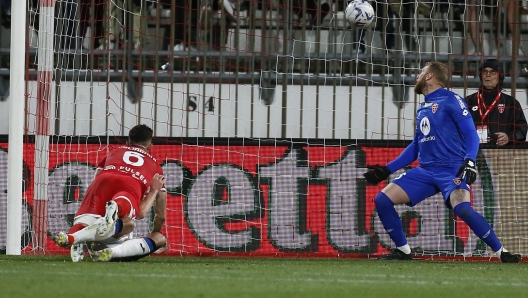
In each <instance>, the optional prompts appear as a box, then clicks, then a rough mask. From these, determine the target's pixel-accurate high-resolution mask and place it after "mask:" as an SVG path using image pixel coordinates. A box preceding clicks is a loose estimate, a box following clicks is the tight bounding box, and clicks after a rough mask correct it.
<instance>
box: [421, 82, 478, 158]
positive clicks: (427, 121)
mask: <svg viewBox="0 0 528 298" xmlns="http://www.w3.org/2000/svg"><path fill="white" fill-rule="evenodd" d="M468 117H469V118H471V115H470V113H469V111H468V108H467V105H466V102H465V100H464V99H463V98H462V97H460V95H458V94H456V93H454V92H451V91H449V90H446V89H443V88H440V89H438V90H436V91H434V92H432V93H429V94H427V95H426V96H425V102H423V103H421V104H420V107H419V108H418V111H416V134H415V138H414V141H413V142H415V146H417V147H418V162H419V163H420V164H421V165H422V166H424V167H427V166H436V167H455V166H456V167H459V166H460V165H461V164H463V163H464V158H465V157H466V140H465V138H464V135H463V134H462V132H461V130H460V125H461V124H462V122H464V123H467V121H466V118H468ZM472 126H473V128H472V129H473V130H475V134H476V129H475V126H474V125H472ZM477 146H478V144H477ZM472 159H473V160H475V156H472Z"/></svg>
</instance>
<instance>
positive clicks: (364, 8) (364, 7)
mask: <svg viewBox="0 0 528 298" xmlns="http://www.w3.org/2000/svg"><path fill="white" fill-rule="evenodd" d="M345 16H346V18H347V21H348V22H349V23H350V25H352V26H354V27H356V28H367V27H368V26H369V25H370V23H372V20H374V8H373V7H372V5H370V3H368V2H367V1H366V0H354V1H352V2H350V3H349V4H348V6H347V8H346V9H345Z"/></svg>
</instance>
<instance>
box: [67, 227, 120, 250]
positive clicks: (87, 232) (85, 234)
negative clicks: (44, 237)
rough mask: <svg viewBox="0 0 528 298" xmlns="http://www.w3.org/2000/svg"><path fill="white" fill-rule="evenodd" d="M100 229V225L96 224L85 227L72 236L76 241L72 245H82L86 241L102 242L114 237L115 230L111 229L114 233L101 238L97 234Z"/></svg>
mask: <svg viewBox="0 0 528 298" xmlns="http://www.w3.org/2000/svg"><path fill="white" fill-rule="evenodd" d="M98 227H99V223H98V222H95V223H94V224H92V225H89V226H87V227H85V228H84V229H82V230H79V231H77V232H75V233H73V234H71V235H72V236H73V239H74V240H73V243H70V244H71V245H73V244H77V243H82V242H86V241H101V240H105V239H107V238H110V237H111V236H113V235H114V230H112V229H111V231H112V232H110V233H107V234H106V235H103V236H99V234H97V228H98Z"/></svg>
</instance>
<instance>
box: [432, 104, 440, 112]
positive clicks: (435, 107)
mask: <svg viewBox="0 0 528 298" xmlns="http://www.w3.org/2000/svg"><path fill="white" fill-rule="evenodd" d="M437 110H438V104H437V103H435V104H434V105H433V107H432V108H431V111H433V114H434V113H436V111H437Z"/></svg>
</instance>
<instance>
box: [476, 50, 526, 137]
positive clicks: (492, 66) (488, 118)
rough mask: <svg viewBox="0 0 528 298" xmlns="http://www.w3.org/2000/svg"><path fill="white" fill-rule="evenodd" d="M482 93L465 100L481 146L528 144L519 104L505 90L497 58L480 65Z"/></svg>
mask: <svg viewBox="0 0 528 298" xmlns="http://www.w3.org/2000/svg"><path fill="white" fill-rule="evenodd" d="M479 77H480V81H481V82H482V84H481V86H480V88H479V91H478V92H476V93H474V94H471V95H469V96H467V97H466V102H467V104H468V107H469V109H470V113H471V116H472V117H473V122H474V123H475V126H476V128H477V131H478V134H479V137H480V142H481V143H488V142H490V143H496V144H497V145H498V146H503V145H506V144H508V143H509V142H512V143H520V142H525V141H526V132H527V130H528V126H527V123H526V118H525V116H524V111H523V110H522V107H521V105H520V104H519V101H517V100H516V99H515V98H513V97H511V96H510V95H508V94H505V93H504V92H503V90H502V83H503V81H504V72H503V71H502V69H501V66H500V63H499V61H498V60H497V59H488V60H485V61H484V63H482V65H481V66H480V74H479Z"/></svg>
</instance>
